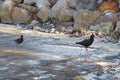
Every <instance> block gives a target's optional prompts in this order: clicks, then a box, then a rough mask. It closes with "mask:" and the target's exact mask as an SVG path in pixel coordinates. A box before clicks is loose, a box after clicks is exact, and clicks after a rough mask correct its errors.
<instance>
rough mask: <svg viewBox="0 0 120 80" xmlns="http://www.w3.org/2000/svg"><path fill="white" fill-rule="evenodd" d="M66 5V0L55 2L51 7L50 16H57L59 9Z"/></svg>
mask: <svg viewBox="0 0 120 80" xmlns="http://www.w3.org/2000/svg"><path fill="white" fill-rule="evenodd" d="M66 5H67V3H66V0H58V1H57V3H56V4H55V5H54V6H53V7H52V9H51V16H52V17H53V18H58V16H59V15H60V11H61V10H62V9H63V8H64V7H65V6H66Z"/></svg>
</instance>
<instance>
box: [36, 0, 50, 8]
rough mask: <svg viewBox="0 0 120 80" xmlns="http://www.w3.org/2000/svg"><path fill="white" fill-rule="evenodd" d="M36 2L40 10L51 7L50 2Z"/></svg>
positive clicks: (46, 0)
mask: <svg viewBox="0 0 120 80" xmlns="http://www.w3.org/2000/svg"><path fill="white" fill-rule="evenodd" d="M35 2H36V6H37V7H38V8H39V9H41V8H43V7H44V6H47V7H49V6H51V5H50V2H49V0H35Z"/></svg>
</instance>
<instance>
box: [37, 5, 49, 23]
mask: <svg viewBox="0 0 120 80" xmlns="http://www.w3.org/2000/svg"><path fill="white" fill-rule="evenodd" d="M37 16H38V17H39V18H40V19H42V21H43V22H44V21H45V20H46V18H49V16H50V8H49V7H47V6H43V7H42V8H41V9H40V11H39V12H38V14H37Z"/></svg>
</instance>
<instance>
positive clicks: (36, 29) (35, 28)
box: [33, 26, 41, 31]
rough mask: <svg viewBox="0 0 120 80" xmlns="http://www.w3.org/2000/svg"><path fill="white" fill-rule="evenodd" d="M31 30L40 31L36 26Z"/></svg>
mask: <svg viewBox="0 0 120 80" xmlns="http://www.w3.org/2000/svg"><path fill="white" fill-rule="evenodd" d="M33 30H34V31H40V30H41V28H40V27H38V26H35V27H34V28H33Z"/></svg>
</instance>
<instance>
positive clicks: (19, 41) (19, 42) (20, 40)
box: [14, 35, 24, 44]
mask: <svg viewBox="0 0 120 80" xmlns="http://www.w3.org/2000/svg"><path fill="white" fill-rule="evenodd" d="M14 41H15V42H16V43H17V44H21V43H22V42H23V41H24V39H23V35H21V36H20V38H18V39H16V40H14Z"/></svg>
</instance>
